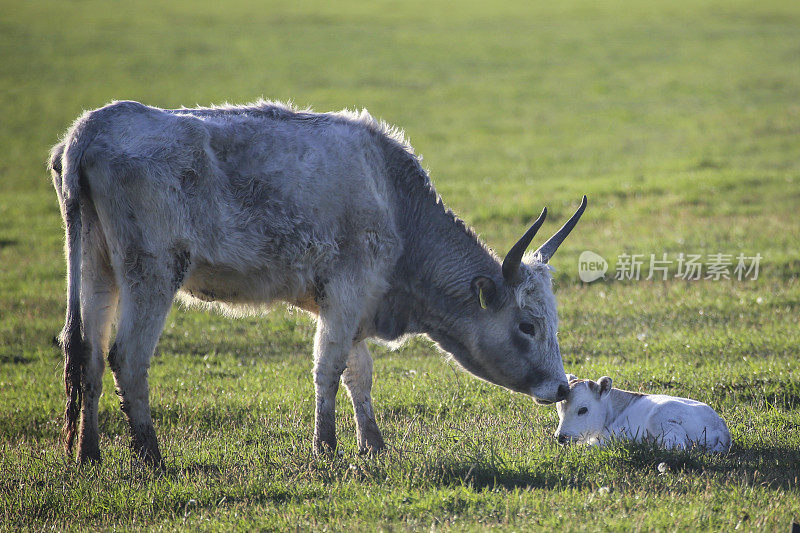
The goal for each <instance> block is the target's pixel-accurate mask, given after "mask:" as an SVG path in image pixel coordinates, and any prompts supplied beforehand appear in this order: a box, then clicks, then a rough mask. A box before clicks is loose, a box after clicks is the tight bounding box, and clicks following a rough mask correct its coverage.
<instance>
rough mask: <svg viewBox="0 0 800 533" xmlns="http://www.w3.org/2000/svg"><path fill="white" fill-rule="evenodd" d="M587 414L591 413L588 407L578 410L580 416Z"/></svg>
mask: <svg viewBox="0 0 800 533" xmlns="http://www.w3.org/2000/svg"><path fill="white" fill-rule="evenodd" d="M587 412H589V408H588V407H581V408H580V409H578V415H579V416H580V415H585V414H586V413H587Z"/></svg>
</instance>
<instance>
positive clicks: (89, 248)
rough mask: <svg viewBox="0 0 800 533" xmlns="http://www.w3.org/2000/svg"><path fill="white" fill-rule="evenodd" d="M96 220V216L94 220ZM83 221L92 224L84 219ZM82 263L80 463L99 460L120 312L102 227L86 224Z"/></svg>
mask: <svg viewBox="0 0 800 533" xmlns="http://www.w3.org/2000/svg"><path fill="white" fill-rule="evenodd" d="M95 219H96V217H95ZM84 220H87V221H91V219H90V217H88V216H84ZM84 228H88V231H86V232H85V233H84V235H83V239H84V243H85V244H84V246H82V255H83V258H82V261H81V289H82V291H83V295H82V298H81V317H82V319H83V334H84V338H85V340H86V343H87V350H86V357H87V359H86V361H85V366H84V369H83V376H82V380H81V387H82V389H83V404H82V406H81V426H80V433H79V438H78V461H79V462H81V463H85V462H87V461H99V460H100V446H99V428H98V419H97V418H98V403H99V401H100V394H101V392H102V389H103V370H104V369H105V360H104V358H105V355H106V353H107V352H108V340H109V335H110V332H111V324H112V322H113V318H114V314H115V313H116V309H117V297H118V290H117V284H116V281H115V279H114V273H113V272H112V270H111V266H110V264H109V260H108V254H107V252H106V246H105V240H104V239H103V237H102V235H101V234H100V229H99V226H98V225H96V224H89V223H85V224H84Z"/></svg>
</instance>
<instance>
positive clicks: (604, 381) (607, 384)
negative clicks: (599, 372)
mask: <svg viewBox="0 0 800 533" xmlns="http://www.w3.org/2000/svg"><path fill="white" fill-rule="evenodd" d="M597 384H598V385H600V392H599V394H598V396H602V395H603V394H606V393H607V392H608V391H610V390H611V378H610V377H608V376H603V377H602V378H600V379H598V380H597Z"/></svg>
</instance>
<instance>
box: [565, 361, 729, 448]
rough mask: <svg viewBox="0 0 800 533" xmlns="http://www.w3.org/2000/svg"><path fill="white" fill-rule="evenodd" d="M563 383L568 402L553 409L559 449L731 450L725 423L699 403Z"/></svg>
mask: <svg viewBox="0 0 800 533" xmlns="http://www.w3.org/2000/svg"><path fill="white" fill-rule="evenodd" d="M567 379H568V380H569V387H570V391H569V396H568V397H567V399H566V400H564V401H562V402H559V403H558V404H557V406H556V409H557V410H558V418H559V424H558V429H557V430H556V437H557V438H558V442H560V443H562V444H565V443H567V442H570V441H574V442H580V443H584V444H602V443H603V441H605V440H608V439H625V440H634V441H637V442H640V441H649V442H656V443H658V444H660V445H662V446H664V447H666V448H680V449H686V448H690V447H692V446H698V447H700V448H702V449H704V450H705V451H709V452H726V451H728V449H729V448H730V446H731V436H730V433H729V432H728V427H727V426H726V425H725V421H724V420H722V418H720V417H719V415H718V414H717V413H716V412H714V410H713V409H712V408H711V407H709V406H708V405H706V404H704V403H702V402H698V401H695V400H689V399H688V398H676V397H674V396H666V395H663V394H641V393H638V392H630V391H624V390H620V389H615V388H612V387H611V378H610V377H607V376H605V377H602V378H600V379H599V380H598V381H597V382H594V381H591V380H587V379H577V378H576V377H575V376H573V375H572V374H568V375H567Z"/></svg>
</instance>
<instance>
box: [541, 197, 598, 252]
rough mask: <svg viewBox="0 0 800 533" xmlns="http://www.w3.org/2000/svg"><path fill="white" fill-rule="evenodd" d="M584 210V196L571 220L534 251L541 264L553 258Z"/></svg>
mask: <svg viewBox="0 0 800 533" xmlns="http://www.w3.org/2000/svg"><path fill="white" fill-rule="evenodd" d="M585 209H586V195H585V194H584V195H583V200H581V206H580V207H579V208H578V210H577V211H575V214H574V215H572V218H570V219H569V220H567V223H566V224H564V225H563V226H561V229H560V230H558V231H557V232H556V233H555V235H553V236H552V237H550V238H549V239H547V242H546V243H544V244H543V245H541V246H540V247H539V249H538V250H536V255H538V256H539V260H540V261H541V262H542V263H547V262H548V261H550V258H551V257H553V254H554V253H556V250H558V247H559V246H560V245H561V243H562V242H564V239H566V238H567V235H569V234H570V232H571V231H572V229H573V228H574V227H575V224H577V223H578V220H579V219H580V218H581V215H582V214H583V211H584V210H585Z"/></svg>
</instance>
